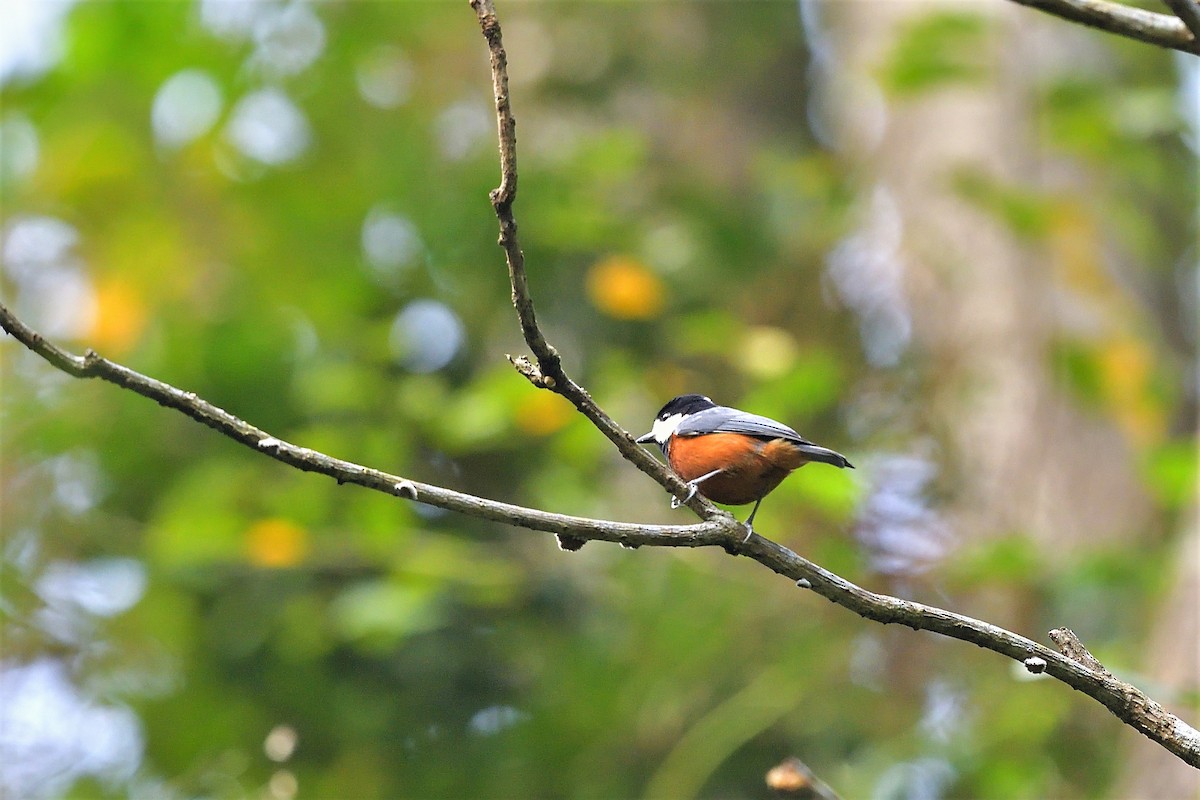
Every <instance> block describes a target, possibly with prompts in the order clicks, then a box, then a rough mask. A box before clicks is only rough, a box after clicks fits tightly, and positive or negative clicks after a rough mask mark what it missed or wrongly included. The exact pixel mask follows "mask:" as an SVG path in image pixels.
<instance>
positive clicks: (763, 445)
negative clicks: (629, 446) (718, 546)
mask: <svg viewBox="0 0 1200 800" xmlns="http://www.w3.org/2000/svg"><path fill="white" fill-rule="evenodd" d="M636 441H637V442H638V443H639V444H648V443H651V442H653V443H655V444H657V445H658V446H659V448H660V449H661V450H662V453H663V456H664V457H665V458H666V460H667V463H668V464H670V465H671V469H673V470H674V471H675V473H676V474H677V475H678V476H679V477H680V478H682V479H683V480H684V481H685V482H686V483H687V486H688V494H687V496H686V497H684V498H683V499H682V500H680V499H678V498H672V499H671V507H672V508H678V507H679V506H680V505H682V504H683V503H686V502H687V501H688V500H691V499H692V497H694V496H695V494H696V492H699V493H700V494H702V495H704V496H705V497H707V498H708V499H709V500H712V501H713V502H716V503H722V504H723V505H729V506H742V505H746V504H748V503H754V508H753V509H751V511H750V516H749V517H747V518H746V521H745V523H743V524H744V525H745V526H746V538H745V539H743V540H742V544H745V543H746V542H748V541H750V537H751V536H752V535H754V515H755V514H757V513H758V507H759V506H760V505H762V501H763V498H764V497H766V496H767V495H768V494H770V493H771V492H772V491H773V490H774V489H775V487H777V486H778V485H779V484H780V483H782V482H783V479H784V478H786V477H787V476H788V475H790V474H791V473H792V472H793V471H795V470H797V469H799V468H800V467H802V466H804V465H805V464H807V463H809V462H812V461H816V462H819V463H822V464H829V465H831V466H834V467H838V468H839V469H844V468H850V469H854V465H853V464H851V463H850V460H849V459H847V458H846V457H845V456H844V455H842V454H841V453H838V452H835V451H833V450H830V449H829V448H827V447H821V446H820V445H816V444H813V443H812V442H810V441H809V440H807V439H805V438H804V437H803V436H801V435H800V434H798V433H796V432H795V431H794V430H792V429H791V428H789V427H788V426H787V425H784V424H783V423H782V422H776V421H775V420H773V419H771V418H769V417H762V416H759V415H758V414H751V413H749V412H746V411H739V410H738V409H736V408H729V407H727V406H719V405H717V404H716V403H714V402H713V401H712V400H711V399H710V398H708V397H705V396H704V395H700V394H681V395H679V396H678V397H674V398H672V399H671V400H670V401H669V402H668V403H667V404H666V405H665V406H663V407H662V410H660V411H659V412H658V415H657V416H656V417H655V418H654V425H653V426H652V427H651V429H650V432H649V433H647V434H645V435H643V436H639V437H638V438H637V439H636Z"/></svg>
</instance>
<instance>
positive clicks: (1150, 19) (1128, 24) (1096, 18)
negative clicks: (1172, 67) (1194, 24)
mask: <svg viewBox="0 0 1200 800" xmlns="http://www.w3.org/2000/svg"><path fill="white" fill-rule="evenodd" d="M1012 2H1014V3H1020V4H1021V5H1023V6H1029V7H1030V8H1036V9H1038V10H1040V11H1045V12H1046V13H1047V14H1053V15H1054V16H1056V17H1061V18H1062V19H1065V20H1068V21H1070V22H1078V23H1079V24H1081V25H1087V26H1089V27H1092V28H1099V29H1100V30H1102V31H1108V32H1109V33H1115V34H1118V35H1120V36H1127V37H1129V38H1130V39H1137V40H1138V41H1140V42H1147V43H1149V44H1154V45H1158V46H1159V47H1166V48H1169V49H1171V50H1181V51H1183V52H1185V53H1192V54H1193V55H1196V54H1200V40H1198V39H1197V36H1196V35H1194V33H1193V31H1192V30H1189V27H1190V23H1189V24H1187V25H1185V24H1184V20H1186V17H1183V14H1179V17H1175V16H1172V15H1170V14H1157V13H1155V12H1153V11H1145V10H1143V9H1140V8H1134V7H1133V6H1127V5H1124V4H1123V3H1114V2H1111V0H1012ZM1168 2H1169V3H1170V5H1171V7H1172V8H1173V9H1174V8H1175V5H1176V3H1180V4H1187V3H1189V2H1190V0H1168ZM1176 13H1179V12H1178V10H1176ZM1180 18H1183V19H1180Z"/></svg>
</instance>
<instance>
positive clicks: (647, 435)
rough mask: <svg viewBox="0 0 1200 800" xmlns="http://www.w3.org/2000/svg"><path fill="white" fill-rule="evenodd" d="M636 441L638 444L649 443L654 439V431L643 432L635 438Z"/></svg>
mask: <svg viewBox="0 0 1200 800" xmlns="http://www.w3.org/2000/svg"><path fill="white" fill-rule="evenodd" d="M634 441H635V442H637V443H638V444H649V443H650V442H653V441H654V432H653V431H651V432H650V433H645V434H642V435H641V436H639V437H638V438H636V439H634Z"/></svg>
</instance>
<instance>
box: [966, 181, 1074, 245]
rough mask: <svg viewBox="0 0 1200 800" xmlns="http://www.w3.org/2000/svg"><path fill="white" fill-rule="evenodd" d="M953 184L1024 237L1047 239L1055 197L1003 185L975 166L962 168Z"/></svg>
mask: <svg viewBox="0 0 1200 800" xmlns="http://www.w3.org/2000/svg"><path fill="white" fill-rule="evenodd" d="M952 185H953V187H954V190H955V191H956V192H957V193H958V194H959V196H960V197H963V198H964V199H966V200H969V201H970V202H971V203H973V204H974V205H975V206H976V207H978V208H979V209H980V210H982V211H986V212H988V213H989V214H991V215H993V216H994V217H995V218H996V219H997V220H999V221H1000V222H1003V223H1004V224H1005V225H1007V226H1008V227H1009V228H1010V229H1011V230H1012V231H1013V232H1014V233H1015V234H1017V235H1018V236H1021V237H1022V238H1025V239H1035V240H1036V239H1043V238H1045V236H1046V235H1047V234H1048V232H1049V230H1050V225H1051V224H1052V222H1053V215H1052V214H1051V210H1052V208H1053V205H1054V202H1055V201H1054V199H1053V198H1050V197H1045V196H1043V195H1041V194H1038V193H1035V192H1032V191H1023V190H1021V189H1017V188H1014V187H1008V186H1002V185H1000V183H999V182H998V181H996V180H995V179H994V178H992V177H991V176H988V175H985V174H984V173H982V172H979V171H976V170H973V169H960V170H958V171H957V172H956V173H955V174H954V177H953V178H952Z"/></svg>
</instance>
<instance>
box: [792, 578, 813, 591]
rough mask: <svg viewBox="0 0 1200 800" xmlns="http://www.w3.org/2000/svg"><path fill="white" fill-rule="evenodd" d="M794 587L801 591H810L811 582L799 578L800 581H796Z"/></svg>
mask: <svg viewBox="0 0 1200 800" xmlns="http://www.w3.org/2000/svg"><path fill="white" fill-rule="evenodd" d="M796 586H798V587H799V588H801V589H811V588H812V581H810V580H809V579H808V578H801V579H800V580H798V581H796Z"/></svg>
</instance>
